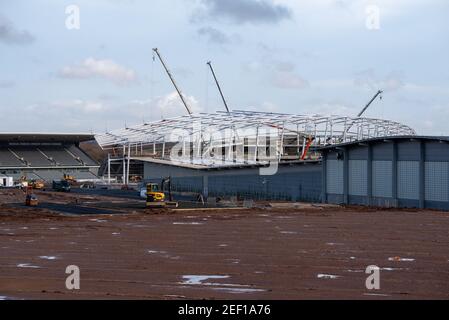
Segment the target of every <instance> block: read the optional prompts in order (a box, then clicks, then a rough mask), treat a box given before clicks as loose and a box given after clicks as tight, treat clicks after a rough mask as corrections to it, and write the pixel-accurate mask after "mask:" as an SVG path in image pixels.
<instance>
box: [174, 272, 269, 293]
mask: <svg viewBox="0 0 449 320" xmlns="http://www.w3.org/2000/svg"><path fill="white" fill-rule="evenodd" d="M182 278H183V279H184V281H183V282H181V283H180V284H183V285H202V286H212V287H213V288H212V289H213V290H221V291H227V292H229V293H252V292H261V291H266V290H264V289H258V288H250V287H249V285H243V284H233V283H216V282H204V281H206V280H209V279H228V278H230V277H229V276H228V275H224V276H217V275H185V276H182Z"/></svg>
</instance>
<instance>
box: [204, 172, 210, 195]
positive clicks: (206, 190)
mask: <svg viewBox="0 0 449 320" xmlns="http://www.w3.org/2000/svg"><path fill="white" fill-rule="evenodd" d="M208 197H209V176H207V175H204V176H203V198H204V201H206V200H207V198H208Z"/></svg>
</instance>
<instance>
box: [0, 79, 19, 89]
mask: <svg viewBox="0 0 449 320" xmlns="http://www.w3.org/2000/svg"><path fill="white" fill-rule="evenodd" d="M15 85H16V84H15V83H14V82H13V81H8V80H0V89H9V88H12V87H14V86H15Z"/></svg>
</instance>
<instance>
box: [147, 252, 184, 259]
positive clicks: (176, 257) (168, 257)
mask: <svg viewBox="0 0 449 320" xmlns="http://www.w3.org/2000/svg"><path fill="white" fill-rule="evenodd" d="M147 253H149V254H158V255H160V256H161V257H162V258H166V259H173V260H178V259H181V257H180V256H172V255H171V254H168V253H167V251H157V250H147Z"/></svg>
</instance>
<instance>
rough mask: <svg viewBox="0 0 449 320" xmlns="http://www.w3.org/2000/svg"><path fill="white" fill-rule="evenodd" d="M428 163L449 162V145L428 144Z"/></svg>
mask: <svg viewBox="0 0 449 320" xmlns="http://www.w3.org/2000/svg"><path fill="white" fill-rule="evenodd" d="M426 160H427V161H449V143H439V142H427V143H426Z"/></svg>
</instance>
